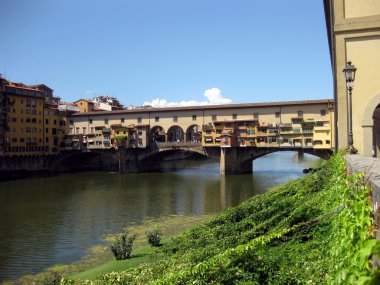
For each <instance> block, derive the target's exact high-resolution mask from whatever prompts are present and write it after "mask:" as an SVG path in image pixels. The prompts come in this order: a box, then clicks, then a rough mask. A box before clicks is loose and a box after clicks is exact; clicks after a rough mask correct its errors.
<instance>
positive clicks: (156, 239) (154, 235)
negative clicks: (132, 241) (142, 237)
mask: <svg viewBox="0 0 380 285" xmlns="http://www.w3.org/2000/svg"><path fill="white" fill-rule="evenodd" d="M161 235H162V233H161V231H160V230H159V229H158V228H155V229H153V230H150V231H148V232H147V234H146V237H147V238H148V242H149V244H150V245H151V246H155V247H158V246H160V242H161Z"/></svg>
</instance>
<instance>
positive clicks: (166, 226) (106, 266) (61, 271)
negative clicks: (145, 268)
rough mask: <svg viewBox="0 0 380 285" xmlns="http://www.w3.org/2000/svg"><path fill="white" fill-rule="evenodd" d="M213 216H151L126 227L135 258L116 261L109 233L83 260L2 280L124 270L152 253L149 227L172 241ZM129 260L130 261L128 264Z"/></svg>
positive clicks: (36, 280)
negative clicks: (149, 243)
mask: <svg viewBox="0 0 380 285" xmlns="http://www.w3.org/2000/svg"><path fill="white" fill-rule="evenodd" d="M210 217H212V215H197V216H196V215H193V216H178V215H171V216H166V217H161V218H156V219H153V218H148V219H146V220H145V221H144V222H143V223H142V224H140V225H134V224H131V225H129V226H128V227H126V228H125V231H127V232H128V233H130V234H136V240H135V242H134V247H133V252H132V258H131V259H129V260H127V262H118V261H116V260H114V258H113V255H112V253H111V251H110V249H109V245H108V242H109V241H110V240H111V239H112V238H113V237H114V235H108V236H107V237H105V238H104V240H105V241H106V242H105V244H102V245H97V246H93V247H91V248H90V249H89V250H88V253H87V255H86V256H84V257H83V258H82V259H81V260H80V261H78V262H73V263H71V264H58V265H55V266H52V267H50V268H48V269H46V270H45V271H44V272H41V273H39V274H35V275H26V276H23V277H21V278H19V279H17V280H16V281H7V282H3V283H2V285H10V284H18V285H28V284H42V283H43V282H44V280H45V279H46V278H47V277H50V276H52V275H54V274H57V275H59V276H72V277H73V278H76V279H77V278H78V279H95V277H97V276H98V275H99V274H104V273H108V272H110V271H114V270H115V269H117V268H120V271H121V270H125V268H129V267H130V264H129V263H131V264H132V265H133V266H137V265H138V264H139V263H141V262H142V261H144V260H145V259H147V258H148V256H150V255H151V254H152V248H151V247H150V246H148V243H147V240H146V237H145V234H146V232H147V231H148V230H149V229H153V228H154V227H158V228H159V229H160V230H161V231H162V234H163V238H164V240H163V242H166V241H168V240H169V237H174V236H176V235H178V234H180V233H181V232H183V231H185V230H187V229H190V228H192V227H194V226H196V225H197V224H199V223H201V222H202V221H204V220H207V219H209V218H210ZM127 263H128V264H127Z"/></svg>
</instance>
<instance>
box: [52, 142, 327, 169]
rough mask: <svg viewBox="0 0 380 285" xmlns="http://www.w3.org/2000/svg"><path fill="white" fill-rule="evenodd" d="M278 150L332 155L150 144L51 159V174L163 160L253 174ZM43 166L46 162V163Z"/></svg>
mask: <svg viewBox="0 0 380 285" xmlns="http://www.w3.org/2000/svg"><path fill="white" fill-rule="evenodd" d="M277 151H296V152H298V153H299V154H303V153H308V154H312V155H315V156H318V157H321V158H323V159H327V158H329V156H330V155H331V154H332V150H330V149H313V148H294V147H293V148H289V147H288V148H287V147H204V146H202V144H201V143H198V142H173V143H168V142H163V143H153V144H151V145H150V146H149V147H148V148H146V149H140V148H134V149H131V148H119V149H117V150H96V151H95V150H94V151H75V152H65V153H62V154H61V155H58V156H55V157H54V159H50V160H49V163H48V167H49V168H50V169H51V171H53V172H62V171H64V172H67V171H81V170H107V171H119V172H120V173H133V172H149V171H160V170H161V169H162V164H161V163H162V162H163V161H164V160H165V159H168V158H170V159H183V158H188V157H209V158H214V159H219V160H220V173H221V174H225V175H229V174H240V173H252V161H253V160H255V159H257V158H260V157H262V156H264V155H266V154H270V153H273V152H277ZM45 163H46V162H45Z"/></svg>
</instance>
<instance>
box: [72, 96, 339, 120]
mask: <svg viewBox="0 0 380 285" xmlns="http://www.w3.org/2000/svg"><path fill="white" fill-rule="evenodd" d="M78 101H79V100H78ZM329 103H334V100H333V99H321V100H304V101H283V102H264V103H242V104H224V105H204V106H192V107H191V106H187V107H171V108H151V109H124V110H116V111H96V112H86V113H75V114H72V115H71V116H75V117H76V116H89V115H108V114H109V115H113V114H115V115H116V114H133V113H134V114H142V113H162V112H173V111H191V110H194V111H202V110H218V109H233V108H265V107H276V106H297V105H316V104H329Z"/></svg>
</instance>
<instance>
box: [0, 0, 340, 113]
mask: <svg viewBox="0 0 380 285" xmlns="http://www.w3.org/2000/svg"><path fill="white" fill-rule="evenodd" d="M0 26H1V27H2V29H1V30H2V32H1V41H0V42H1V44H0V73H2V74H4V75H5V77H6V78H7V79H9V80H11V81H15V82H23V83H25V84H36V83H44V84H46V85H48V86H49V87H51V88H52V89H54V92H55V95H56V96H60V97H61V98H62V99H63V100H65V101H75V100H77V99H79V98H91V97H94V96H97V95H108V96H113V97H117V98H119V100H120V101H121V102H122V103H123V104H125V105H126V106H129V105H142V104H143V103H144V102H148V103H152V101H153V100H155V101H153V103H154V102H155V103H157V104H156V105H157V106H158V105H161V106H165V105H170V104H172V106H175V105H186V104H187V105H189V104H190V103H193V104H200V103H229V102H231V103H246V102H271V101H288V100H310V99H323V98H332V97H333V95H332V91H333V90H332V75H331V68H330V58H329V53H328V44H327V34H326V27H325V20H324V13H323V3H322V1H321V0H314V1H305V0H294V1H283V0H276V1H273V0H272V1H270V0H268V1H259V0H234V1H232V0H229V1H227V0H149V1H148V0H134V1H132V0H109V1H105V0H104V1H100V0H64V1H63V0H61V1H58V0H1V1H0ZM181 102H182V103H181ZM174 103H176V104H174Z"/></svg>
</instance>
